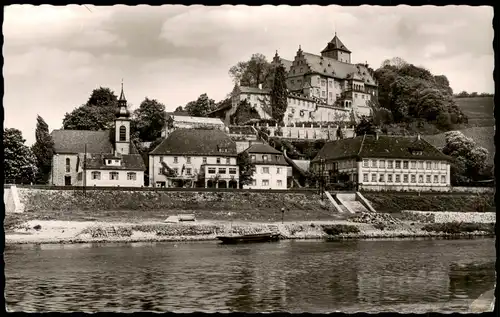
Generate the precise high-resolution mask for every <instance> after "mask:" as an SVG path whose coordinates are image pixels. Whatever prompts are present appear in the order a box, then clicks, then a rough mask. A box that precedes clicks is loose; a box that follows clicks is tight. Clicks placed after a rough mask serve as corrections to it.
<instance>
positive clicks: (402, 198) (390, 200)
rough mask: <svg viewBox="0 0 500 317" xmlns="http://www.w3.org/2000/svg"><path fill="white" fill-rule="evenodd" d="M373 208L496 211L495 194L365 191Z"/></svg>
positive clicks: (393, 211) (383, 209) (378, 209)
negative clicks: (420, 193) (419, 193)
mask: <svg viewBox="0 0 500 317" xmlns="http://www.w3.org/2000/svg"><path fill="white" fill-rule="evenodd" d="M363 196H364V197H365V198H366V199H368V200H369V201H370V202H371V204H372V206H373V208H375V210H377V211H380V212H389V213H398V212H400V211H401V210H423V211H456V212H488V211H493V212H494V211H495V210H494V209H495V195H494V194H446V193H435V194H434V193H433V194H432V195H431V194H422V195H420V196H419V195H418V194H417V193H384V192H378V193H375V192H364V193H363Z"/></svg>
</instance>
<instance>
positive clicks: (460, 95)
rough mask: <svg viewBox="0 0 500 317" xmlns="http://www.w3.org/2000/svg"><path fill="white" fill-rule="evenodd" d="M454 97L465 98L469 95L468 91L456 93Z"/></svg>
mask: <svg viewBox="0 0 500 317" xmlns="http://www.w3.org/2000/svg"><path fill="white" fill-rule="evenodd" d="M456 97H457V98H467V97H469V93H467V91H465V90H464V91H462V92H460V93H459V94H457V96H456Z"/></svg>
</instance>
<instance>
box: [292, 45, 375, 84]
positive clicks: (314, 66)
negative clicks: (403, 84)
mask: <svg viewBox="0 0 500 317" xmlns="http://www.w3.org/2000/svg"><path fill="white" fill-rule="evenodd" d="M302 54H303V55H304V58H305V60H306V62H307V65H309V67H310V69H311V72H313V73H317V74H321V75H323V76H329V77H335V78H339V79H348V78H349V76H348V75H350V74H353V73H357V74H358V75H359V76H360V77H361V78H362V79H363V82H364V83H365V84H368V85H372V86H377V84H376V83H375V79H374V78H373V77H372V75H371V74H370V71H369V70H368V68H367V67H366V66H365V65H359V64H358V65H356V64H349V63H343V62H340V61H338V60H336V59H333V58H330V57H324V56H320V55H316V54H312V53H306V52H303V53H302Z"/></svg>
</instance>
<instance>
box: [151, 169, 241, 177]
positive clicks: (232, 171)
mask: <svg viewBox="0 0 500 317" xmlns="http://www.w3.org/2000/svg"><path fill="white" fill-rule="evenodd" d="M172 170H173V171H174V172H175V173H176V174H178V173H179V168H178V167H174V168H172ZM216 170H217V169H216V168H215V167H209V168H208V174H215V173H216ZM163 171H164V170H163V167H160V169H159V171H158V174H159V175H161V174H163ZM185 171H186V175H192V172H193V170H192V169H191V168H189V167H188V168H186V170H185ZM228 171H229V174H230V175H235V174H236V168H229V170H228ZM218 173H219V174H226V169H225V168H223V167H220V168H219V172H218Z"/></svg>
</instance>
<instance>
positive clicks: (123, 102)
mask: <svg viewBox="0 0 500 317" xmlns="http://www.w3.org/2000/svg"><path fill="white" fill-rule="evenodd" d="M116 117H117V118H128V117H130V112H129V111H128V109H127V99H125V94H124V93H123V80H122V91H121V93H120V98H118V109H117V110H116Z"/></svg>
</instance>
